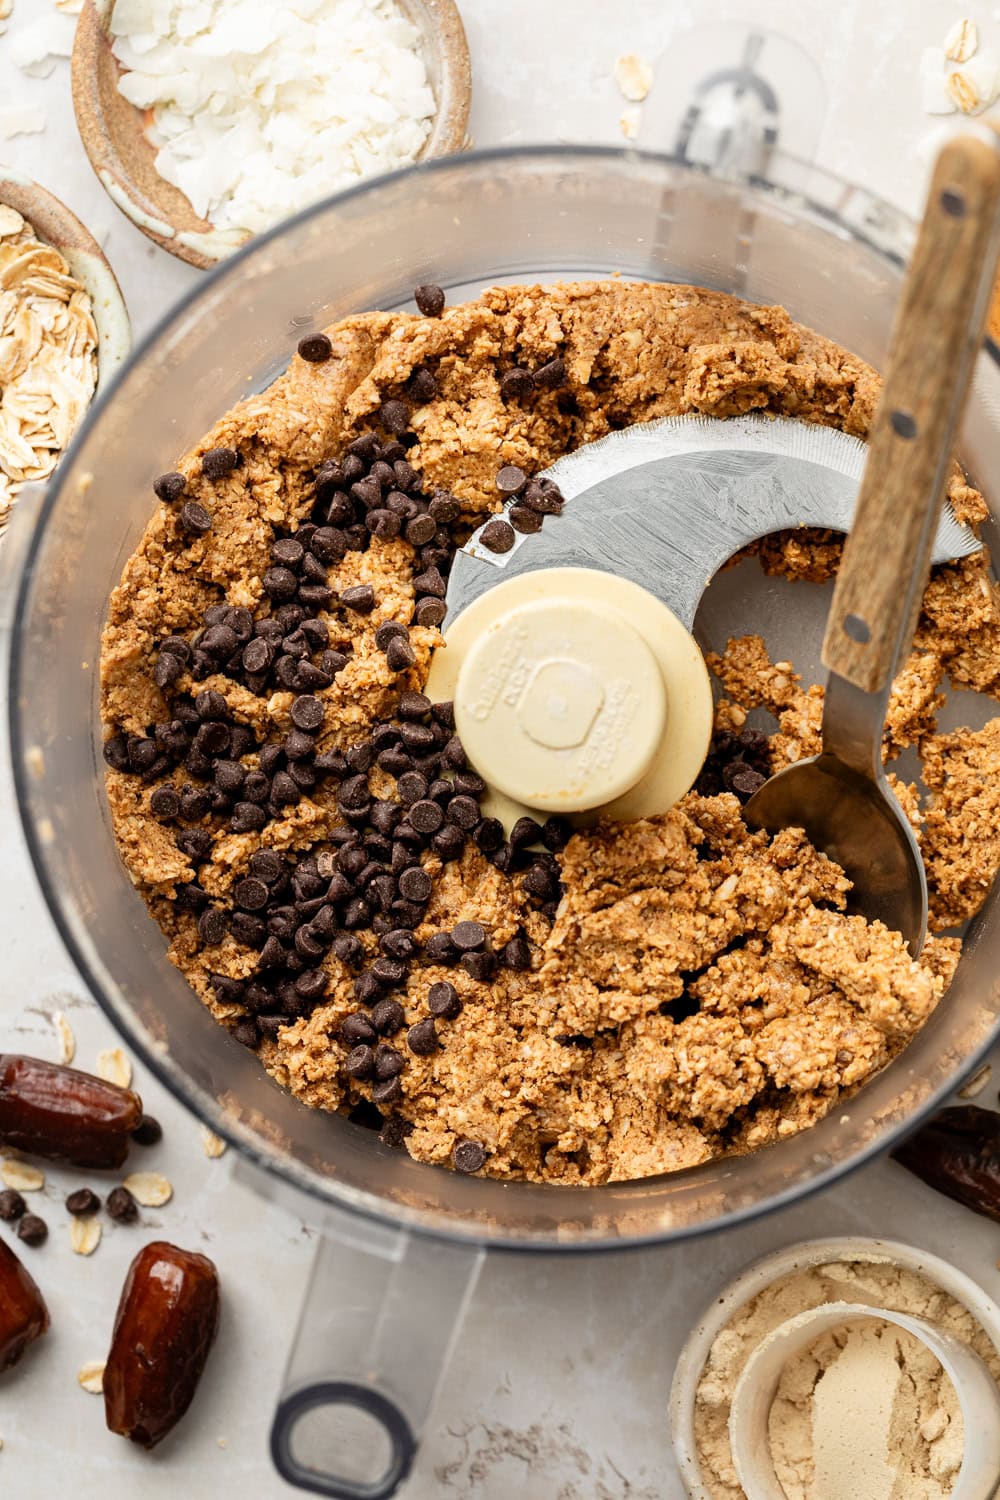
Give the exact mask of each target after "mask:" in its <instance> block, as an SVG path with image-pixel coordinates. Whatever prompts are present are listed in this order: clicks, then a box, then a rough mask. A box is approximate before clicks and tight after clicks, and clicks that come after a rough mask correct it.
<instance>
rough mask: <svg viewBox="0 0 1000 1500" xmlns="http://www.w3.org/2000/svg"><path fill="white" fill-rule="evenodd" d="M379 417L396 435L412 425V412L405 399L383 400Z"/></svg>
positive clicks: (384, 425)
mask: <svg viewBox="0 0 1000 1500" xmlns="http://www.w3.org/2000/svg"><path fill="white" fill-rule="evenodd" d="M378 417H379V421H380V422H381V424H382V426H383V427H384V428H385V430H386V432H392V433H394V434H395V435H396V437H399V435H400V433H402V432H405V431H406V430H407V428H408V427H409V425H410V413H409V409H408V407H407V405H406V402H405V401H383V402H382V405H381V406H380V407H379V413H378ZM393 478H395V476H393Z"/></svg>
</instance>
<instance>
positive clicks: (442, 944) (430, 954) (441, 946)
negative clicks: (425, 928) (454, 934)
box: [424, 932, 458, 966]
mask: <svg viewBox="0 0 1000 1500" xmlns="http://www.w3.org/2000/svg"><path fill="white" fill-rule="evenodd" d="M424 958H425V959H426V960H427V962H428V963H429V964H444V965H446V966H447V965H451V964H453V963H455V962H456V961H457V959H458V949H457V948H456V947H455V944H454V943H453V942H452V940H451V934H450V933H447V932H432V933H431V935H430V937H429V938H428V939H427V941H426V942H425V943H424Z"/></svg>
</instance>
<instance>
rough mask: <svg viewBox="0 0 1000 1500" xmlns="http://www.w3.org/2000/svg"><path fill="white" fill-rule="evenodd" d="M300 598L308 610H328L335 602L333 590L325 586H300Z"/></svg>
mask: <svg viewBox="0 0 1000 1500" xmlns="http://www.w3.org/2000/svg"><path fill="white" fill-rule="evenodd" d="M298 597H299V599H300V601H301V603H303V604H304V605H306V607H307V608H308V609H314V610H315V609H326V607H327V605H328V604H331V603H332V602H333V589H331V588H327V586H326V585H325V584H319V583H303V584H300V585H299V594H298Z"/></svg>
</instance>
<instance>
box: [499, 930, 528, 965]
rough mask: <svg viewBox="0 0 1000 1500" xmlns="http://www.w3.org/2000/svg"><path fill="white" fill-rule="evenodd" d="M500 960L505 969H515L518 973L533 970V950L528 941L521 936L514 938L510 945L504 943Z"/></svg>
mask: <svg viewBox="0 0 1000 1500" xmlns="http://www.w3.org/2000/svg"><path fill="white" fill-rule="evenodd" d="M499 958H500V963H501V966H502V967H503V968H505V969H513V970H514V971H515V972H516V973H521V972H523V971H524V970H526V969H530V968H531V949H530V948H529V947H528V943H527V940H526V939H525V938H523V937H521V936H518V937H512V938H511V940H510V942H509V943H504V945H503V947H502V948H501V949H500V954H499Z"/></svg>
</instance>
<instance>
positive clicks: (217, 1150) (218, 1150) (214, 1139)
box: [201, 1126, 226, 1159]
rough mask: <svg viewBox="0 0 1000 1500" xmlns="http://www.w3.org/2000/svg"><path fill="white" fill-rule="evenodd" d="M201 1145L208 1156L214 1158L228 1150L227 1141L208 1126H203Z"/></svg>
mask: <svg viewBox="0 0 1000 1500" xmlns="http://www.w3.org/2000/svg"><path fill="white" fill-rule="evenodd" d="M201 1147H202V1150H203V1151H204V1153H205V1155H206V1156H210V1157H212V1158H213V1159H214V1158H215V1157H217V1156H222V1155H223V1153H224V1152H225V1150H226V1142H225V1141H224V1140H223V1139H222V1137H221V1136H220V1135H216V1134H215V1131H214V1130H209V1129H208V1127H207V1126H203V1127H202V1132H201Z"/></svg>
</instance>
